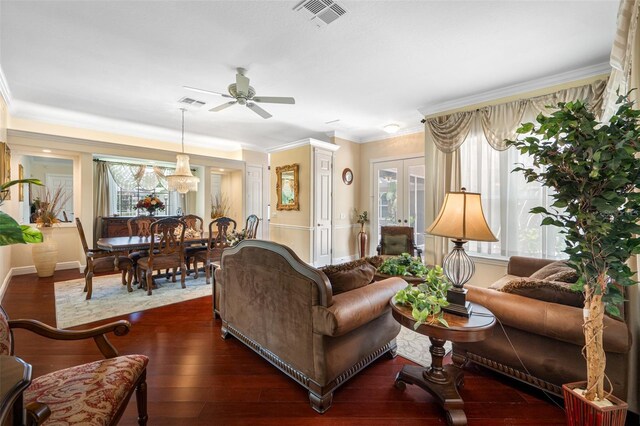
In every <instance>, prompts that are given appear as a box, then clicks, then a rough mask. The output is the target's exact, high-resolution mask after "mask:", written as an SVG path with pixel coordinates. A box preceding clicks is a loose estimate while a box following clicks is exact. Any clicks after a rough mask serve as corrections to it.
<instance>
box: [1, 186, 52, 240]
mask: <svg viewBox="0 0 640 426" xmlns="http://www.w3.org/2000/svg"><path fill="white" fill-rule="evenodd" d="M24 183H32V184H34V185H42V182H40V181H39V180H38V179H19V180H12V181H9V182H6V183H3V184H2V185H0V206H2V204H3V203H4V200H5V199H6V198H7V195H8V194H9V188H11V187H12V186H13V185H19V184H24ZM41 242H42V233H41V232H40V231H38V230H37V229H35V228H32V227H30V226H29V225H20V224H19V223H18V222H16V221H15V219H13V218H12V217H11V216H9V215H8V214H7V213H5V212H3V211H0V246H8V245H10V244H26V243H41Z"/></svg>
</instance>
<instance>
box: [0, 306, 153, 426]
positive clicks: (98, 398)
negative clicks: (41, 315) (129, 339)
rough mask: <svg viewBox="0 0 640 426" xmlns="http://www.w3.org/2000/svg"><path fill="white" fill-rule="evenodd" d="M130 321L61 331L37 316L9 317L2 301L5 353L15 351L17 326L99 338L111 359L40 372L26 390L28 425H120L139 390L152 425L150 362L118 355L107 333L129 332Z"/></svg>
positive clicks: (142, 411)
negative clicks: (148, 395)
mask: <svg viewBox="0 0 640 426" xmlns="http://www.w3.org/2000/svg"><path fill="white" fill-rule="evenodd" d="M130 327H131V324H130V323H129V322H128V321H116V322H113V323H110V324H105V325H102V326H99V327H96V328H92V329H89V330H77V331H72V330H60V329H57V328H53V327H50V326H48V325H46V324H44V323H41V322H39V321H35V320H25V319H19V320H9V318H8V317H7V314H6V312H5V311H4V310H3V309H2V307H1V306H0V355H13V330H15V329H25V330H29V331H31V332H33V333H36V334H38V335H41V336H44V337H47V338H50V339H56V340H81V339H88V338H93V339H94V340H95V342H96V344H97V346H98V349H100V352H102V354H103V355H104V356H105V358H106V359H103V360H100V361H95V362H91V363H88V364H83V365H77V366H74V367H70V368H66V369H63V370H58V371H54V372H52V373H48V374H45V375H42V376H40V377H37V378H35V379H33V380H32V381H31V385H30V386H29V387H28V388H27V389H26V390H25V391H24V395H23V397H24V405H25V408H26V412H27V424H42V423H43V422H45V421H46V422H47V424H48V423H51V424H55V425H83V426H93V425H95V426H98V425H101V426H102V425H116V424H118V421H119V420H120V417H121V416H122V414H123V413H124V411H125V409H126V407H127V404H128V402H129V399H130V398H131V395H132V394H133V391H134V390H135V391H136V402H137V405H138V424H140V425H146V424H147V419H148V416H147V384H146V375H147V372H146V371H147V363H148V362H149V359H148V358H147V357H146V356H144V355H124V356H118V352H117V351H116V349H115V348H114V347H113V346H112V345H111V343H110V342H109V341H108V340H107V337H106V336H105V334H106V333H109V332H113V333H114V334H115V335H116V336H123V335H125V334H127V333H128V332H129V328H130Z"/></svg>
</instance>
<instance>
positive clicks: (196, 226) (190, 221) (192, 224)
mask: <svg viewBox="0 0 640 426" xmlns="http://www.w3.org/2000/svg"><path fill="white" fill-rule="evenodd" d="M180 219H182V220H183V221H184V223H186V224H187V229H193V230H194V231H196V232H198V233H199V234H200V236H202V234H204V220H202V218H201V217H200V216H197V215H195V214H187V215H184V216H182V217H181V218H180ZM206 250H207V246H206V245H204V244H198V245H195V246H190V247H185V263H186V264H187V274H189V271H190V268H191V261H192V260H193V257H194V256H195V254H196V253H198V252H200V251H206Z"/></svg>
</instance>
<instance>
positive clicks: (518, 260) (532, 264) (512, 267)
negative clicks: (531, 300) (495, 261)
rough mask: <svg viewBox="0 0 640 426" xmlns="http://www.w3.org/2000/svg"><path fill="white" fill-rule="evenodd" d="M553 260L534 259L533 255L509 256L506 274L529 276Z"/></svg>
mask: <svg viewBox="0 0 640 426" xmlns="http://www.w3.org/2000/svg"><path fill="white" fill-rule="evenodd" d="M553 262H555V260H551V259H536V258H534V257H523V256H511V257H510V258H509V264H508V265H507V274H508V275H516V276H518V277H529V276H531V274H533V273H534V272H536V271H537V270H538V269H541V268H542V267H544V266H547V265H548V264H550V263H553Z"/></svg>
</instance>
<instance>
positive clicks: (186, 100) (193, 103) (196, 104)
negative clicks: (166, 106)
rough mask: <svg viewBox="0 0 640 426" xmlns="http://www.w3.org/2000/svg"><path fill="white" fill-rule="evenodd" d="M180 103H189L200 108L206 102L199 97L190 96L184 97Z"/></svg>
mask: <svg viewBox="0 0 640 426" xmlns="http://www.w3.org/2000/svg"><path fill="white" fill-rule="evenodd" d="M178 103H179V104H183V105H188V106H190V107H191V108H200V107H201V106H203V105H204V104H205V103H204V102H202V101H199V100H197V99H192V98H188V97H186V96H185V97H184V98H182V99H180V100H178Z"/></svg>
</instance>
